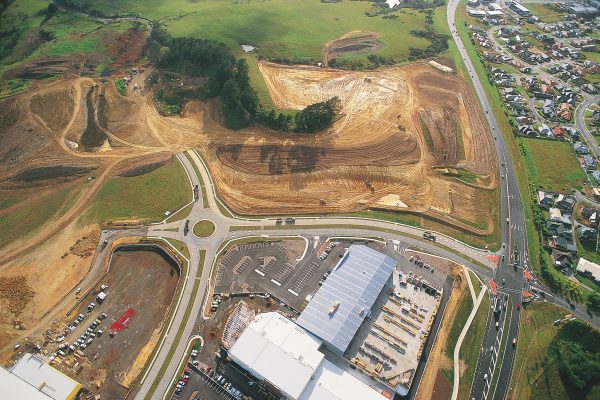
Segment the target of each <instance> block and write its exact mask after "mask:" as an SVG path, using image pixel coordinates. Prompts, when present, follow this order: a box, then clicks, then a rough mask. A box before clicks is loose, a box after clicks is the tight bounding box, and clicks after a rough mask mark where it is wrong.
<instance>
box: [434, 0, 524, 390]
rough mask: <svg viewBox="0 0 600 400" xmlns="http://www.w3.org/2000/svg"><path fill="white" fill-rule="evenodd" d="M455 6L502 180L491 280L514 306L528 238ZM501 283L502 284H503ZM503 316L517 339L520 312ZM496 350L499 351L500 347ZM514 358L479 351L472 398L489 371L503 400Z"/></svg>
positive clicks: (492, 335) (452, 10)
mask: <svg viewBox="0 0 600 400" xmlns="http://www.w3.org/2000/svg"><path fill="white" fill-rule="evenodd" d="M458 4H459V0H450V2H449V3H448V8H447V13H446V16H447V20H448V26H450V31H451V34H452V38H453V40H454V42H455V43H456V46H457V48H458V51H459V53H460V55H461V56H462V58H463V61H464V63H465V66H466V69H467V72H468V74H469V75H470V76H471V80H472V82H473V87H474V89H475V92H476V93H477V97H478V98H479V102H480V103H481V106H482V108H483V110H484V112H485V117H486V120H487V122H488V124H489V126H490V128H491V129H492V135H493V136H494V146H495V148H496V154H497V157H498V161H499V163H500V172H499V173H500V175H501V176H503V178H501V181H500V183H501V185H500V196H501V211H500V221H501V224H502V241H503V243H504V244H505V246H504V247H503V248H502V250H501V256H502V257H504V260H503V261H501V262H500V267H499V268H497V269H496V271H495V276H494V279H495V281H496V282H498V286H499V287H501V288H503V289H504V290H506V291H507V292H508V296H509V297H510V299H511V301H512V303H513V304H520V303H521V297H522V288H523V270H522V269H521V268H518V269H517V270H516V271H515V270H514V269H513V268H512V267H510V266H509V264H510V263H514V262H518V263H519V265H524V263H525V262H528V259H527V258H528V256H527V234H526V230H525V215H524V211H523V203H522V201H521V196H520V191H519V186H518V183H517V177H516V174H515V170H514V167H513V163H512V160H511V158H510V153H509V152H508V148H507V146H506V143H505V141H504V137H503V135H502V132H501V130H500V126H499V125H498V121H497V120H496V117H495V116H494V113H493V109H492V107H491V105H490V103H489V101H488V98H487V96H486V94H485V91H484V89H483V85H482V84H481V81H480V80H479V77H478V76H477V73H476V70H475V67H474V66H473V62H472V61H471V59H470V58H469V56H468V53H467V50H466V48H465V46H464V44H463V42H462V39H461V38H460V35H459V34H458V31H457V30H456V26H455V14H456V9H457V7H458ZM515 246H517V257H518V260H517V259H515V254H514V253H513V250H514V248H515ZM501 282H504V284H502V283H501ZM505 312H506V318H505V321H506V322H504V323H503V324H502V325H501V327H502V330H505V329H507V330H508V338H515V337H517V336H518V332H519V316H520V315H519V312H517V311H516V310H514V309H513V307H508V308H507V309H506V311H505ZM488 321H489V323H488V327H487V330H486V334H485V337H484V343H485V344H489V343H493V342H496V337H497V331H496V327H495V322H492V320H491V319H490V318H488ZM489 324H493V325H494V326H493V329H490V326H489ZM499 325H500V324H499ZM499 328H500V326H499ZM509 340H512V339H509ZM497 346H498V348H499V344H498V345H497ZM514 355H515V354H514V352H512V351H508V352H505V353H504V356H503V357H499V358H496V359H495V358H494V357H491V356H490V355H489V353H488V356H486V353H485V352H483V351H482V353H481V355H480V357H479V360H478V363H477V369H476V371H475V378H474V381H473V386H472V388H471V398H474V399H476V400H478V399H486V398H488V395H489V393H488V392H489V388H490V385H489V384H488V381H489V380H490V379H492V378H491V376H490V375H489V371H492V376H493V374H494V373H498V374H499V377H498V384H497V386H496V388H495V392H494V393H493V394H492V396H493V398H494V399H503V398H504V397H505V396H506V393H507V390H508V386H509V382H510V375H511V371H512V366H513V362H514ZM501 356H502V355H501ZM485 374H488V379H487V380H486V379H484V376H485Z"/></svg>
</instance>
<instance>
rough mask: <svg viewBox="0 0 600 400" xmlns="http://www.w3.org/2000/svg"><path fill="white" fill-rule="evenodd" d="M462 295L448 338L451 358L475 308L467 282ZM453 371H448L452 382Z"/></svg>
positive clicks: (446, 350)
mask: <svg viewBox="0 0 600 400" xmlns="http://www.w3.org/2000/svg"><path fill="white" fill-rule="evenodd" d="M463 279H464V278H463ZM460 296H461V297H460V305H459V306H458V310H457V311H456V316H455V317H454V321H453V323H452V327H451V328H450V332H449V333H448V338H447V339H446V349H445V353H446V355H447V357H448V358H449V359H450V360H452V358H453V357H454V348H455V347H456V342H457V341H458V337H459V336H460V332H461V331H462V330H463V327H464V326H465V323H466V322H467V319H468V318H469V314H470V313H471V310H472V309H473V298H472V297H471V292H470V291H469V288H468V286H466V283H465V287H464V290H463V291H462V292H460ZM453 373H454V372H453V371H452V372H450V371H448V375H449V379H450V382H452V377H453Z"/></svg>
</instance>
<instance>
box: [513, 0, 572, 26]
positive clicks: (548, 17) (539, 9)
mask: <svg viewBox="0 0 600 400" xmlns="http://www.w3.org/2000/svg"><path fill="white" fill-rule="evenodd" d="M523 6H524V7H527V8H529V11H531V14H533V15H535V16H536V17H538V18H539V19H541V20H542V21H543V22H557V21H560V20H561V18H562V16H563V15H565V14H564V13H560V12H558V11H556V10H554V9H553V8H552V7H550V5H549V4H543V3H523Z"/></svg>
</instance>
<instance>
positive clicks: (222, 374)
mask: <svg viewBox="0 0 600 400" xmlns="http://www.w3.org/2000/svg"><path fill="white" fill-rule="evenodd" d="M194 359H195V357H191V358H190V359H189V360H188V361H189V362H188V364H187V366H186V371H187V373H188V374H189V378H186V379H187V382H186V383H185V386H183V387H182V388H181V392H180V393H178V394H176V393H174V394H172V395H171V400H182V399H183V400H188V399H197V400H221V399H227V400H240V399H243V398H245V397H246V396H250V397H251V398H252V399H254V400H276V398H277V397H275V396H273V395H271V394H270V393H268V392H267V391H266V390H265V388H263V387H262V386H261V385H260V383H259V382H255V381H254V378H253V377H252V376H250V375H249V374H248V373H247V372H245V371H243V370H242V369H241V368H239V367H238V366H236V365H235V364H232V363H229V362H227V361H222V360H220V359H218V358H216V359H215V362H214V363H211V366H210V367H208V368H207V365H206V364H203V363H199V364H198V365H193V364H192V361H194Z"/></svg>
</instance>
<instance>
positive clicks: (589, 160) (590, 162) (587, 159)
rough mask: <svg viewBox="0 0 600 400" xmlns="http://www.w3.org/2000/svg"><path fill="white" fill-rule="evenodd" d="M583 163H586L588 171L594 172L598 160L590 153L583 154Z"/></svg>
mask: <svg viewBox="0 0 600 400" xmlns="http://www.w3.org/2000/svg"><path fill="white" fill-rule="evenodd" d="M583 163H584V166H585V169H586V171H588V172H593V171H595V170H596V160H595V159H594V157H592V156H590V155H589V154H584V155H583Z"/></svg>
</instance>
